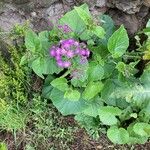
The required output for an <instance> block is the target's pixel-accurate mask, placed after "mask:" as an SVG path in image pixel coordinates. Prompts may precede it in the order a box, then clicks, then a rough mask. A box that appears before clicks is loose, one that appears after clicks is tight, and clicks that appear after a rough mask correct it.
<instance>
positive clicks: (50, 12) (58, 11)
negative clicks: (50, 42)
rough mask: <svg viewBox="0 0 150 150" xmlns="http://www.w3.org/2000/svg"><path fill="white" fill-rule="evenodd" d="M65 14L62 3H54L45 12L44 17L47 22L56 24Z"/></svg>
mask: <svg viewBox="0 0 150 150" xmlns="http://www.w3.org/2000/svg"><path fill="white" fill-rule="evenodd" d="M64 13H65V10H64V7H63V4H62V3H54V4H53V5H51V6H50V7H49V8H48V9H47V10H46V15H47V17H48V18H49V20H52V21H54V22H57V20H58V19H59V18H60V17H61V16H63V14H64Z"/></svg>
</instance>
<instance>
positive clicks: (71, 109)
mask: <svg viewBox="0 0 150 150" xmlns="http://www.w3.org/2000/svg"><path fill="white" fill-rule="evenodd" d="M50 98H51V100H52V102H53V104H54V106H55V107H56V108H57V109H58V110H59V111H60V112H61V113H62V114H63V115H71V114H78V113H80V112H82V111H83V110H84V109H85V108H86V107H87V104H86V103H85V101H84V100H83V99H81V98H80V100H78V101H69V100H68V99H65V98H64V92H62V91H60V90H57V89H56V88H54V89H53V90H52V92H51V97H50Z"/></svg>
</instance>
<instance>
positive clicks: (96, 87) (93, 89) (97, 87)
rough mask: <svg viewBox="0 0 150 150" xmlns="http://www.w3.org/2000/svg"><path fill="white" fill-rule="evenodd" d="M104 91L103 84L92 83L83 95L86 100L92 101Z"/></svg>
mask: <svg viewBox="0 0 150 150" xmlns="http://www.w3.org/2000/svg"><path fill="white" fill-rule="evenodd" d="M102 89H103V83H102V82H90V83H89V84H88V85H87V87H86V88H85V90H84V91H83V93H82V97H83V99H85V100H90V99H92V98H93V97H95V96H96V95H97V94H98V93H99V92H100V91H101V90H102Z"/></svg>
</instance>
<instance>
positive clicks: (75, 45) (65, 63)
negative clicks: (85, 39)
mask: <svg viewBox="0 0 150 150" xmlns="http://www.w3.org/2000/svg"><path fill="white" fill-rule="evenodd" d="M83 45H84V47H83ZM50 55H51V56H52V57H54V58H55V60H56V62H57V65H58V66H59V67H62V68H69V67H70V66H71V63H72V61H71V60H72V58H73V57H76V56H80V57H81V62H82V61H85V60H83V58H84V59H86V58H87V57H89V55H90V51H89V50H88V49H87V48H86V45H85V44H83V43H79V42H77V41H75V40H74V39H67V40H61V41H60V42H59V44H58V46H52V47H51V49H50ZM63 58H65V60H63Z"/></svg>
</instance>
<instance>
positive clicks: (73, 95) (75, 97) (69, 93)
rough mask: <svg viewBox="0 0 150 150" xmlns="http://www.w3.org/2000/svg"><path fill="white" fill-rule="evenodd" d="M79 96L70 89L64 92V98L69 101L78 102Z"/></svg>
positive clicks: (77, 92) (75, 91)
mask: <svg viewBox="0 0 150 150" xmlns="http://www.w3.org/2000/svg"><path fill="white" fill-rule="evenodd" d="M80 95H81V94H80V92H79V91H77V90H73V89H71V88H70V89H68V90H67V91H66V92H65V94H64V98H65V99H68V100H70V101H78V100H79V99H80Z"/></svg>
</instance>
